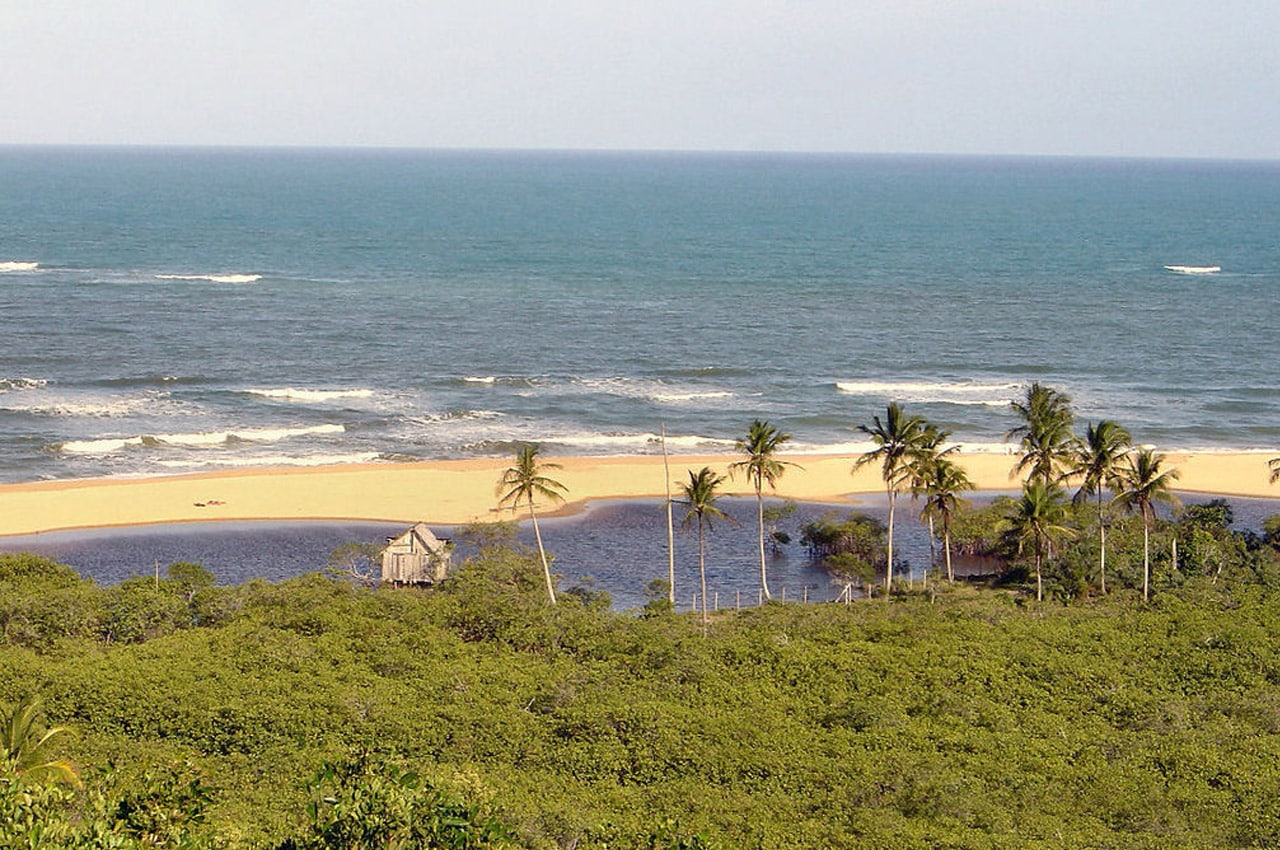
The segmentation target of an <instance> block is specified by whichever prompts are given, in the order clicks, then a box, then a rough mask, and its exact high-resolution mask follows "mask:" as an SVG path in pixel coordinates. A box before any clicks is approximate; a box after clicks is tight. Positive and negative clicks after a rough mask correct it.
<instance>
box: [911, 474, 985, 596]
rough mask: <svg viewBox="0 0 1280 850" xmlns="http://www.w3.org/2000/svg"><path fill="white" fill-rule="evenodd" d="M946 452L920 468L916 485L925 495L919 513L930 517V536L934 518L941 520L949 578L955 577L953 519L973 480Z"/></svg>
mask: <svg viewBox="0 0 1280 850" xmlns="http://www.w3.org/2000/svg"><path fill="white" fill-rule="evenodd" d="M945 455H946V452H943V453H942V454H938V455H934V456H933V457H932V458H930V459H929V461H928V462H927V463H925V464H924V465H923V466H922V467H921V468H920V473H921V474H920V477H919V478H918V479H917V487H918V492H919V493H920V494H921V495H923V496H924V507H923V508H921V510H920V515H921V516H922V517H925V518H926V519H927V520H928V521H929V537H930V539H931V540H932V538H933V522H934V520H935V519H936V520H938V521H939V522H941V524H942V553H943V557H944V558H945V560H946V564H947V581H955V573H954V572H953V571H952V569H951V519H952V517H954V516H955V514H956V512H957V511H958V510H959V509H960V508H961V507H962V506H963V505H966V504H968V502H967V501H966V500H965V499H962V498H960V494H961V493H964V492H966V491H968V490H972V489H973V481H972V480H970V478H969V474H968V473H967V472H965V471H964V469H963V468H961V466H960V465H959V464H957V463H956V462H955V461H953V460H951V459H950V458H948V457H946V456H945Z"/></svg>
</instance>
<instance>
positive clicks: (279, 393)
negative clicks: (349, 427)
mask: <svg viewBox="0 0 1280 850" xmlns="http://www.w3.org/2000/svg"><path fill="white" fill-rule="evenodd" d="M248 393H249V394H250V395H256V396H261V397H262V398H269V399H272V400H275V401H297V402H305V403H308V404H318V403H323V402H326V401H336V400H337V399H343V398H372V397H373V395H374V392H373V390H367V389H350V390H308V389H298V388H297V387H282V388H280V389H251V390H248Z"/></svg>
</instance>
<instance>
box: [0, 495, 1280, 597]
mask: <svg viewBox="0 0 1280 850" xmlns="http://www.w3.org/2000/svg"><path fill="white" fill-rule="evenodd" d="M1208 498H1209V497H1189V498H1188V499H1187V501H1192V502H1203V501H1207V500H1208ZM989 499H990V496H983V497H982V499H981V501H984V502H985V501H989ZM1230 502H1231V504H1232V506H1233V507H1234V509H1235V514H1236V526H1237V527H1239V528H1252V529H1255V530H1256V529H1258V528H1260V527H1261V525H1262V520H1263V518H1265V517H1266V516H1269V515H1271V514H1274V513H1280V501H1277V500H1269V499H1231V500H1230ZM720 504H721V506H722V507H723V509H724V510H725V512H726V513H728V514H729V517H730V519H729V520H727V521H726V520H720V521H717V522H716V523H715V525H714V527H713V529H712V530H711V531H709V532H708V533H707V537H706V564H707V592H708V596H709V597H710V598H711V600H712V602H713V604H714V603H716V602H718V604H719V606H720V607H722V608H725V607H734V606H736V605H743V606H747V605H754V604H756V603H757V602H758V598H759V589H760V575H759V574H760V566H759V560H758V555H757V550H756V514H755V507H756V506H755V501H754V500H753V499H724V500H722V501H721V503H720ZM770 504H777V502H776V501H772V502H770ZM900 505H901V506H902V507H900V510H899V511H898V522H897V524H896V531H895V534H894V546H895V552H896V553H900V554H901V557H902V558H903V559H904V560H905V561H906V562H907V563H908V564H909V565H910V568H911V571H912V572H914V573H915V574H916V576H917V577H918V576H919V574H920V573H921V571H922V570H923V568H924V565H925V564H927V563H928V560H929V542H928V535H927V533H926V531H925V529H924V527H923V526H921V525H920V523H919V522H918V521H917V519H916V516H915V512H916V508H915V506H913V505H912V503H911V502H910V500H908V499H904V500H903V501H902V502H901V503H900ZM851 510H857V511H862V512H865V513H868V514H870V515H872V516H876V517H878V518H880V519H881V520H883V519H885V517H886V514H887V509H886V501H885V498H884V497H883V496H878V497H877V496H866V497H859V503H858V504H856V505H850V504H844V505H816V504H801V505H799V506H798V507H797V510H796V512H795V513H794V514H793V515H792V516H791V517H789V518H788V519H786V520H785V521H784V522H782V523H781V524H780V526H779V527H780V528H781V529H782V530H784V531H786V532H788V533H789V534H791V536H792V539H793V542H792V543H791V545H789V546H785V547H782V548H781V550H780V551H779V552H778V553H776V554H774V555H771V556H770V558H769V562H768V563H769V588H770V590H771V591H772V593H773V596H774V598H775V599H779V598H782V597H783V596H784V594H785V598H786V599H788V600H795V599H808V600H809V601H814V600H826V599H834V598H835V597H836V595H837V594H838V593H839V588H838V587H836V586H834V585H833V584H832V583H831V582H830V580H829V579H828V577H827V575H826V573H825V572H823V571H822V570H821V569H820V568H819V567H818V566H817V565H815V564H814V563H813V562H812V561H811V560H810V559H809V557H808V556H807V554H806V552H805V551H804V548H803V547H802V546H800V545H799V543H798V542H795V541H797V539H798V537H799V533H798V529H799V527H800V526H801V525H802V524H803V523H805V522H808V521H810V520H812V519H816V518H818V517H820V516H822V515H823V514H824V513H827V512H829V511H835V512H837V513H838V514H844V513H848V512H849V511H851ZM681 519H682V511H681V508H680V506H679V505H677V506H676V508H675V521H676V535H675V548H676V594H677V605H678V607H679V608H681V609H682V610H684V609H688V608H689V607H691V606H692V604H693V595H694V593H695V591H696V590H697V585H698V552H697V547H698V544H697V533H696V527H693V526H690V527H689V528H687V529H681V527H680V524H681ZM540 524H541V526H542V534H543V541H544V543H545V545H546V547H547V550H548V551H549V552H550V553H552V554H553V555H554V557H555V561H554V563H553V565H552V569H553V570H554V571H556V572H557V573H560V574H561V575H562V576H563V580H562V583H561V586H562V587H563V588H566V589H568V588H572V587H575V586H581V587H586V588H588V589H591V590H603V591H607V592H608V593H609V594H610V595H611V596H612V597H613V603H614V607H616V608H619V609H628V608H636V607H639V606H641V605H643V604H644V602H645V601H646V597H645V587H646V586H647V585H648V584H649V582H650V581H652V580H653V579H657V578H661V579H665V578H666V576H667V531H666V510H665V507H664V502H663V501H662V500H660V499H654V500H638V501H601V502H594V503H592V504H591V505H590V506H589V507H588V508H587V510H586V511H585V512H583V513H581V514H578V515H575V516H571V517H558V518H548V519H544V520H542V521H541V523H540ZM403 529H404V526H403V525H401V524H390V523H359V522H207V523H184V524H176V525H162V526H148V527H134V528H124V529H96V530H86V531H69V532H54V533H48V534H36V535H29V536H25V537H11V538H5V539H0V551H23V550H26V551H33V552H38V553H40V554H44V555H48V556H50V557H53V558H56V559H57V560H59V561H61V562H62V563H65V564H69V565H71V566H72V567H75V568H76V569H77V570H79V571H80V573H81V574H82V575H84V576H86V577H89V578H92V579H94V580H95V581H97V582H98V583H99V584H114V583H117V582H120V581H122V580H124V579H126V578H129V577H130V576H134V575H151V574H152V572H153V570H155V569H156V568H157V567H159V568H160V569H161V570H162V571H163V569H164V567H165V566H167V565H168V564H171V563H173V562H175V561H191V562H195V563H198V564H202V565H203V566H204V567H206V568H207V569H208V570H209V571H210V572H212V573H213V574H214V576H216V577H217V579H218V581H219V582H220V583H223V584H235V583H239V582H243V581H247V580H249V579H251V578H264V579H267V580H269V581H278V580H281V579H285V578H289V577H291V576H296V575H301V574H303V573H306V572H311V571H315V570H320V569H323V568H324V566H325V563H326V561H327V560H328V557H329V553H330V552H332V551H333V550H334V549H335V548H336V547H338V546H339V545H341V544H343V543H350V542H357V541H358V542H374V543H383V542H385V541H386V539H387V538H388V537H390V536H393V535H395V534H398V533H400V532H401V531H402V530H403ZM434 530H435V532H436V533H437V534H439V535H441V536H444V537H452V536H454V529H453V528H452V527H448V526H437V527H435V529H434ZM520 538H521V540H523V541H525V542H526V543H528V544H529V545H531V546H532V545H533V531H532V529H531V527H530V526H529V524H528V523H527V522H524V523H521V527H520ZM465 554H466V553H465V552H460V553H459V555H460V556H465Z"/></svg>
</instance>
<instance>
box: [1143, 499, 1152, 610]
mask: <svg viewBox="0 0 1280 850" xmlns="http://www.w3.org/2000/svg"><path fill="white" fill-rule="evenodd" d="M1150 599H1151V526H1150V525H1148V524H1147V518H1146V516H1143V517H1142V601H1143V602H1147V601H1149V600H1150Z"/></svg>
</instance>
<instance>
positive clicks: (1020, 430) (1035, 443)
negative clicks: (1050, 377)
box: [1004, 381, 1074, 483]
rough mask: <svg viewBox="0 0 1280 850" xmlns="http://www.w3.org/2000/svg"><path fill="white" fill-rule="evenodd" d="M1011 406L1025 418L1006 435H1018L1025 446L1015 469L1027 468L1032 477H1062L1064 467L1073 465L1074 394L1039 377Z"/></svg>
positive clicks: (1057, 478)
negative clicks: (1046, 384) (1072, 405)
mask: <svg viewBox="0 0 1280 850" xmlns="http://www.w3.org/2000/svg"><path fill="white" fill-rule="evenodd" d="M1010 407H1012V408H1013V412H1014V413H1016V414H1017V415H1018V417H1019V418H1021V419H1022V424H1021V425H1018V426H1015V427H1013V428H1010V429H1009V431H1008V432H1007V433H1006V434H1005V435H1004V436H1005V439H1006V440H1011V439H1014V438H1017V440H1018V447H1019V448H1020V449H1021V450H1022V457H1021V458H1019V459H1018V463H1017V465H1015V466H1014V468H1013V471H1014V473H1015V474H1018V473H1022V472H1024V471H1025V472H1027V477H1028V478H1036V479H1039V480H1041V481H1043V482H1045V483H1050V482H1056V481H1059V480H1060V479H1061V477H1062V473H1063V470H1065V469H1067V468H1069V464H1070V460H1071V455H1072V452H1071V446H1072V441H1073V439H1074V437H1073V435H1072V433H1071V425H1072V420H1073V415H1072V413H1071V398H1070V397H1069V396H1067V395H1065V394H1063V393H1061V392H1058V391H1057V390H1055V389H1053V388H1052V387H1046V386H1045V385H1043V384H1041V383H1040V382H1039V381H1037V382H1035V383H1033V384H1031V385H1030V386H1029V387H1027V389H1026V393H1025V395H1024V396H1023V398H1022V399H1021V400H1020V401H1014V402H1011V403H1010Z"/></svg>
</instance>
